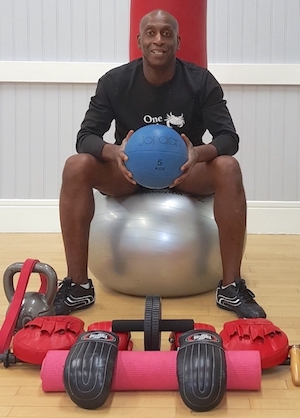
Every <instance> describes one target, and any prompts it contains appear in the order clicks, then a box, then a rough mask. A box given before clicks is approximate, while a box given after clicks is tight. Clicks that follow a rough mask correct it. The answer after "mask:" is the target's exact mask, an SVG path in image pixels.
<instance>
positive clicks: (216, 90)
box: [201, 72, 239, 155]
mask: <svg viewBox="0 0 300 418" xmlns="http://www.w3.org/2000/svg"><path fill="white" fill-rule="evenodd" d="M203 91H204V93H203V95H202V100H201V108H202V117H203V121H204V125H205V127H206V128H207V129H208V131H209V132H210V133H211V135H212V141H211V143H210V144H212V145H214V146H215V147H216V149H217V152H218V155H234V154H236V152H237V151H238V149H239V137H238V135H237V133H236V130H235V126H234V124H233V121H232V118H231V115H230V113H229V110H228V108H227V105H226V101H225V100H224V94H223V90H222V88H221V86H220V84H219V83H218V82H217V80H216V79H215V78H214V77H213V75H212V74H211V73H209V72H208V73H207V79H206V81H205V85H204V89H203Z"/></svg>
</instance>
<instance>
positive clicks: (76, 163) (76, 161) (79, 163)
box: [63, 154, 95, 180]
mask: <svg viewBox="0 0 300 418" xmlns="http://www.w3.org/2000/svg"><path fill="white" fill-rule="evenodd" d="M94 164H95V157H93V156H92V155H90V154H75V155H72V156H71V157H69V158H68V159H67V160H66V162H65V166H64V169H63V179H64V180H67V179H73V180H74V179H76V178H78V177H80V178H82V177H83V176H84V175H85V174H87V173H88V172H89V170H90V169H91V167H92V165H94Z"/></svg>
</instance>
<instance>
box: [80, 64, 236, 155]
mask: <svg viewBox="0 0 300 418" xmlns="http://www.w3.org/2000/svg"><path fill="white" fill-rule="evenodd" d="M113 120H115V126H116V129H115V143H116V144H121V142H122V140H123V139H124V138H125V136H126V135H127V133H128V131H129V130H130V129H133V130H137V129H138V128H140V127H142V126H144V125H147V124H149V123H160V124H166V125H167V126H170V127H172V128H174V129H175V130H176V131H177V132H178V133H179V134H181V133H184V134H186V135H187V136H188V138H189V139H190V141H191V142H192V143H193V145H194V146H198V145H201V144H203V141H202V137H203V134H204V133H205V131H206V130H208V131H209V132H210V133H211V135H212V140H211V144H213V145H214V146H215V147H216V148H217V150H218V154H219V155H224V154H227V155H234V154H235V153H236V152H237V151H238V146H239V137H238V135H237V133H236V130H235V127H234V124H233V121H232V118H231V116H230V113H229V111H228V108H227V106H226V101H225V100H224V98H223V91H222V88H221V86H220V84H219V83H218V82H217V80H216V79H215V78H214V77H213V75H212V74H211V73H210V72H209V71H208V70H207V69H205V68H201V67H198V66H197V65H195V64H192V63H188V62H185V61H182V60H180V59H177V60H176V72H175V75H174V77H173V78H172V79H171V80H170V81H168V82H167V83H165V84H163V85H160V86H153V85H151V84H150V83H149V82H148V81H147V80H146V78H145V77H144V74H143V65H142V59H141V58H139V59H137V60H134V61H131V62H129V63H128V64H125V65H122V66H120V67H117V68H115V69H112V70H110V71H109V72H107V73H106V74H105V75H103V76H102V77H101V78H100V80H99V81H98V85H97V89H96V93H95V95H94V96H93V97H92V98H91V101H90V105H89V108H88V110H87V112H86V114H85V118H84V120H83V122H82V124H81V129H80V130H79V132H78V135H77V142H76V149H77V152H79V153H82V152H85V153H90V154H92V155H94V156H95V157H96V158H98V159H101V153H102V148H103V146H104V145H105V144H106V142H105V140H104V139H103V137H104V134H105V132H107V131H108V130H109V128H110V126H111V123H112V121H113Z"/></svg>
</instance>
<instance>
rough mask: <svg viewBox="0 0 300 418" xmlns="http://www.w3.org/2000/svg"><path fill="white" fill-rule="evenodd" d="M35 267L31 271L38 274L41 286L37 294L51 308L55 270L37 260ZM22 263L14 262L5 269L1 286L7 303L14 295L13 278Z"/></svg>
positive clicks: (54, 286) (54, 292)
mask: <svg viewBox="0 0 300 418" xmlns="http://www.w3.org/2000/svg"><path fill="white" fill-rule="evenodd" d="M35 261H36V262H35V265H34V267H33V269H32V273H39V275H40V279H41V286H40V289H39V291H38V292H39V293H42V294H44V295H45V298H46V301H47V304H48V305H49V306H51V305H52V304H53V302H54V298H55V295H56V291H57V275H56V272H55V270H54V269H53V268H52V267H51V266H50V265H49V264H45V263H41V262H40V261H39V260H35ZM23 265H24V263H22V262H16V263H13V264H11V265H10V266H8V267H7V269H6V270H5V272H4V275H3V286H4V292H5V295H6V298H7V300H8V301H9V302H11V301H12V298H13V296H14V294H15V288H14V282H13V278H14V275H15V274H16V273H19V272H20V271H21V270H22V268H23Z"/></svg>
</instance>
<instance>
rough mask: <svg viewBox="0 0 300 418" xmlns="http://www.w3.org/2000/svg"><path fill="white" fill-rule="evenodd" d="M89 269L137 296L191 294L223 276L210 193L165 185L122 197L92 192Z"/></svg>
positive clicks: (114, 286) (117, 288) (208, 287)
mask: <svg viewBox="0 0 300 418" xmlns="http://www.w3.org/2000/svg"><path fill="white" fill-rule="evenodd" d="M94 197H95V214H94V218H93V220H92V222H91V229H90V240H89V269H90V271H91V273H92V274H93V275H94V277H95V278H96V279H98V280H99V281H100V282H101V283H102V284H103V285H104V286H105V287H107V288H109V289H112V290H115V291H117V292H120V293H125V294H128V295H135V296H146V295H151V294H152V295H153V294H157V295H160V296H162V297H178V296H189V295H195V294H200V293H204V292H208V291H210V290H212V289H215V288H216V286H217V284H218V281H219V280H220V279H221V277H222V265H221V256H220V249H219V236H218V229H217V225H216V222H215V220H214V216H213V200H214V197H213V196H208V197H205V198H203V199H195V198H192V197H188V196H186V195H183V194H179V193H176V192H172V191H169V190H153V191H152V190H149V191H146V192H143V193H139V194H135V195H130V196H126V197H122V198H112V197H106V196H103V195H101V194H100V193H99V192H96V193H95V194H94Z"/></svg>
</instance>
